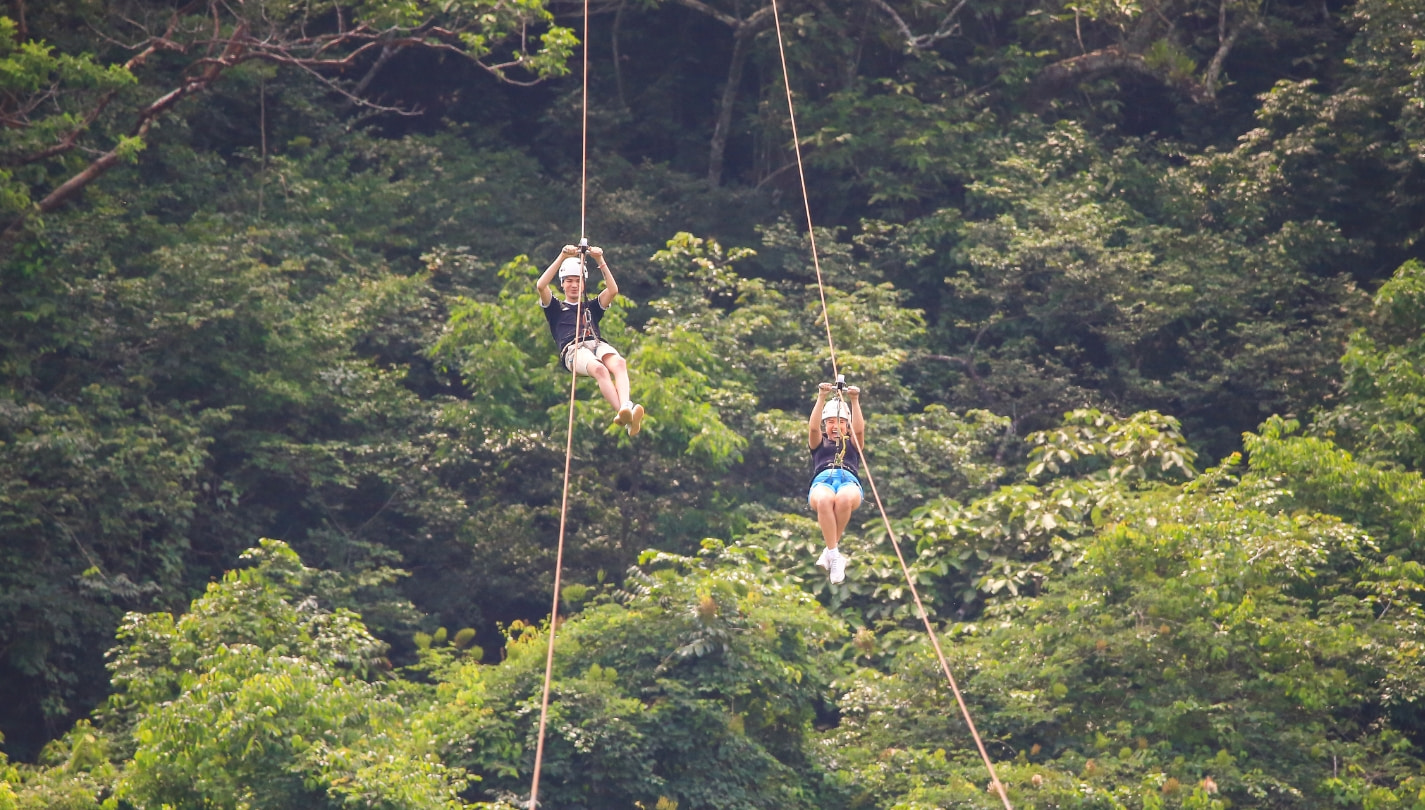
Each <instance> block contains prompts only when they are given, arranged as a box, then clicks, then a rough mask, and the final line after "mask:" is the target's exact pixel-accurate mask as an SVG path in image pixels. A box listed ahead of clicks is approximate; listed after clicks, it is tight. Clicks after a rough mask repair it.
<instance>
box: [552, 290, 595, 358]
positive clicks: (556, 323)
mask: <svg viewBox="0 0 1425 810" xmlns="http://www.w3.org/2000/svg"><path fill="white" fill-rule="evenodd" d="M582 309H583V311H582V312H579V311H578V310H579V306H578V302H576V301H563V300H560V299H559V298H557V297H556V298H551V299H550V301H549V305H548V306H546V307H544V319H545V320H546V321H549V334H551V335H553V336H554V342H555V343H556V344H558V345H559V353H560V354H563V353H564V347H566V346H568V345H569V344H570V343H573V342H574V341H575V340H603V336H602V335H600V334H599V321H601V320H603V319H604V312H606V311H607V310H605V309H604V305H603V304H602V303H600V302H599V298H598V296H594V297H593V298H585V299H584V306H583V308H582ZM579 315H582V316H583V318H582V320H583V321H584V328H583V329H582V330H581V329H577V328H576V324H575V322H574V319H575V318H576V317H577V316H579Z"/></svg>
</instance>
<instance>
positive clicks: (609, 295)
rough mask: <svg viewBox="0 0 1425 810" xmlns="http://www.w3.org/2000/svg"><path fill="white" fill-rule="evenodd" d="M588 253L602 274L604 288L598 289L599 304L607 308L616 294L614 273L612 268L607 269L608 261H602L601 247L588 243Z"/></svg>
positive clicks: (616, 285)
mask: <svg viewBox="0 0 1425 810" xmlns="http://www.w3.org/2000/svg"><path fill="white" fill-rule="evenodd" d="M589 255H590V256H593V257H594V261H595V262H597V263H598V265H599V272H600V273H602V274H603V276H604V288H603V289H602V290H599V306H601V307H603V308H604V309H608V308H609V307H610V306H613V303H614V298H615V297H617V296H618V282H617V281H614V274H613V271H612V270H609V263H608V262H606V261H604V249H603V248H601V247H595V246H593V245H590V246H589Z"/></svg>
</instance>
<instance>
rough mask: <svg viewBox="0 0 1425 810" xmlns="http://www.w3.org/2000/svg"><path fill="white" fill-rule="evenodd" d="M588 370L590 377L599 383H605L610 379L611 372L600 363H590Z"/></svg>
mask: <svg viewBox="0 0 1425 810" xmlns="http://www.w3.org/2000/svg"><path fill="white" fill-rule="evenodd" d="M588 368H589V376H590V377H593V378H594V379H595V380H597V381H599V382H603V381H604V380H607V379H608V378H609V370H608V369H607V368H604V366H603V365H601V364H599V363H590V364H589V366H588Z"/></svg>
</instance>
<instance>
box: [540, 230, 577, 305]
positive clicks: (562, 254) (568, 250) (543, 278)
mask: <svg viewBox="0 0 1425 810" xmlns="http://www.w3.org/2000/svg"><path fill="white" fill-rule="evenodd" d="M577 255H579V248H577V247H574V246H573V245H565V246H564V249H563V250H560V251H559V258H557V259H555V260H554V262H553V264H550V265H549V266H548V267H546V268H545V269H544V272H543V273H540V275H539V278H538V279H537V280H536V281H535V282H534V289H535V292H538V293H539V305H540V306H542V307H547V306H549V302H550V301H551V300H553V298H554V293H551V292H550V291H549V282H551V281H553V280H554V274H555V273H558V272H559V265H561V264H563V263H564V260H565V259H567V258H569V257H570V256H577Z"/></svg>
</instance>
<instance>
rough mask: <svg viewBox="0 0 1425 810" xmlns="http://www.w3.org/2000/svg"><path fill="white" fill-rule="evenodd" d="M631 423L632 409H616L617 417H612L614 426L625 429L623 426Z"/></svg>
mask: <svg viewBox="0 0 1425 810" xmlns="http://www.w3.org/2000/svg"><path fill="white" fill-rule="evenodd" d="M632 421H633V409H632V408H619V409H618V415H617V416H615V417H614V424H615V425H618V426H619V427H625V426H627V425H628V423H629V422H632Z"/></svg>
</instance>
